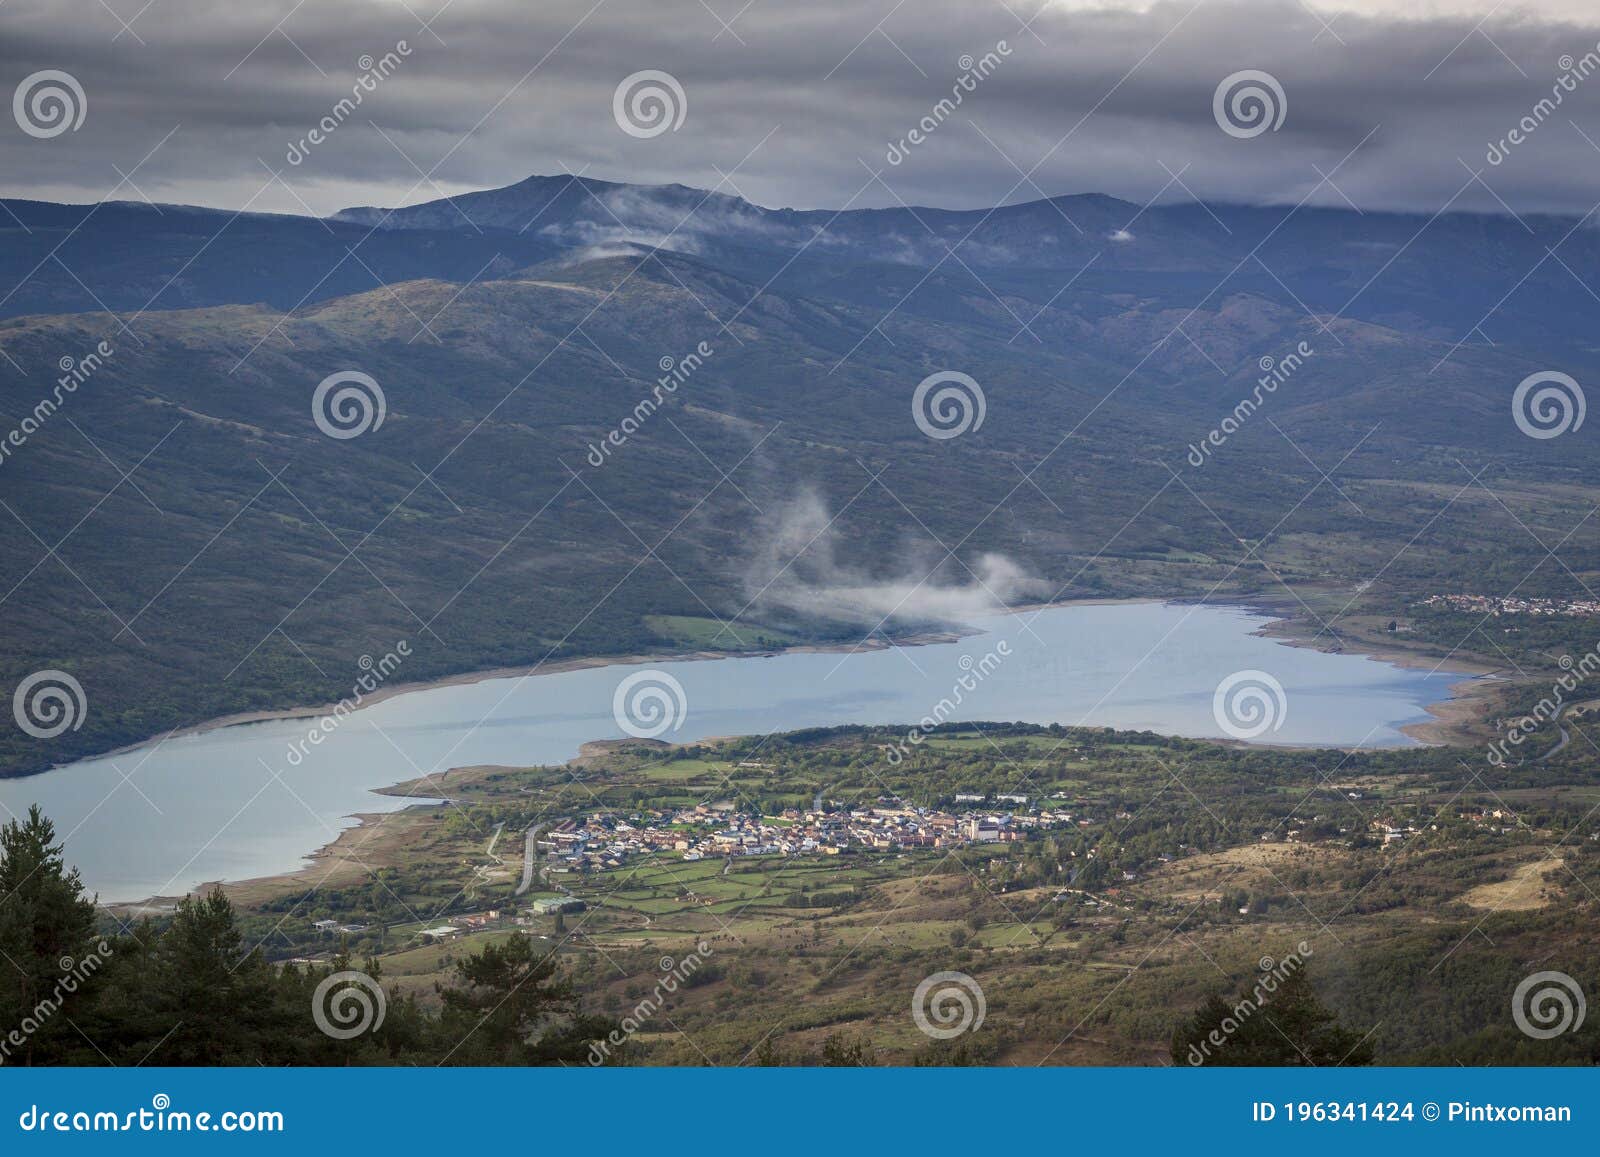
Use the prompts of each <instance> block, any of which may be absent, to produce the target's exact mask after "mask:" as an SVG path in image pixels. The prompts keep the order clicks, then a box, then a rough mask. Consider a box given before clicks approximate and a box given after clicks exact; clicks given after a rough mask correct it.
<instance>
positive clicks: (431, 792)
mask: <svg viewBox="0 0 1600 1157" xmlns="http://www.w3.org/2000/svg"><path fill="white" fill-rule="evenodd" d="M1133 604H1144V605H1151V604H1156V605H1169V606H1188V607H1212V608H1214V609H1222V608H1223V607H1226V608H1229V609H1235V610H1241V611H1244V612H1246V613H1248V614H1251V615H1255V616H1258V617H1261V618H1264V619H1266V620H1267V621H1266V622H1264V623H1262V624H1261V625H1260V626H1259V627H1257V629H1255V630H1254V631H1252V632H1251V633H1252V634H1254V635H1257V636H1259V637H1264V638H1270V639H1271V640H1272V641H1273V642H1275V643H1279V644H1284V645H1288V646H1296V647H1305V648H1311V649H1317V650H1329V648H1326V647H1318V646H1317V644H1316V639H1315V636H1314V635H1313V634H1312V632H1311V631H1310V630H1309V629H1308V628H1306V627H1305V625H1304V624H1296V623H1295V622H1294V621H1293V619H1292V617H1290V616H1287V615H1285V613H1284V609H1283V608H1282V607H1274V606H1269V605H1261V604H1259V603H1258V604H1255V605H1250V604H1247V603H1242V602H1229V603H1226V604H1215V603H1205V602H1198V601H1193V600H1182V599H1156V598H1149V599H1092V600H1073V601H1071V602H1061V603H1041V604H1027V605H1021V606H1014V607H1009V608H1005V609H1004V611H1005V613H1009V614H1027V613H1029V612H1042V611H1045V610H1051V609H1061V608H1065V607H1069V606H1085V605H1093V606H1107V605H1133ZM979 633H981V632H980V631H978V630H976V629H969V630H965V631H946V632H928V633H924V634H921V635H916V636H907V637H905V638H903V639H896V640H881V639H874V640H871V641H869V642H865V643H855V644H833V645H826V644H803V645H799V646H795V647H790V648H784V649H782V650H783V651H785V652H810V653H849V652H853V651H868V650H872V651H877V650H884V649H887V648H889V647H894V646H927V645H934V644H938V643H948V642H955V641H959V640H960V639H962V638H969V637H972V636H973V635H975V634H979ZM777 653H779V652H777V651H771V650H761V651H755V652H750V653H746V654H743V655H742V656H741V655H737V654H734V653H726V654H724V653H717V652H692V653H687V654H679V655H672V656H669V655H650V656H629V657H626V658H619V659H609V660H601V659H586V660H571V661H568V662H566V663H563V664H561V665H560V669H561V670H582V669H591V668H594V667H600V666H610V665H629V664H631V665H638V664H641V663H651V662H669V661H684V660H688V659H717V658H737V657H751V656H763V655H774V654H777ZM1350 653H1352V654H1357V653H1359V654H1361V655H1363V656H1365V657H1367V658H1369V659H1372V660H1373V661H1376V662H1382V663H1386V664H1389V665H1392V666H1404V667H1411V668H1413V669H1417V668H1427V667H1432V666H1434V664H1433V663H1431V662H1428V661H1426V659H1425V657H1423V656H1420V655H1417V654H1415V653H1407V652H1405V651H1403V650H1402V649H1400V648H1398V647H1397V648H1385V649H1381V650H1380V649H1378V648H1374V649H1372V650H1371V651H1370V652H1369V651H1368V650H1367V649H1366V648H1359V649H1358V648H1352V649H1351V651H1350ZM557 666H558V665H557V664H550V665H548V666H547V667H543V668H541V669H540V670H539V671H537V672H534V673H530V672H528V671H527V670H526V669H514V670H511V671H509V672H505V671H503V670H502V671H489V672H478V673H475V674H463V675H459V676H454V677H450V678H447V679H443V680H437V681H433V682H430V683H419V684H409V685H403V686H397V687H394V688H390V689H388V690H389V696H388V697H393V696H395V695H399V694H406V693H410V692H411V691H417V690H424V689H428V688H431V687H439V686H459V685H462V684H466V683H475V682H481V681H484V680H486V679H492V678H526V677H531V674H545V673H556V669H557ZM1469 666H1470V665H1469V664H1465V663H1463V664H1455V665H1452V667H1451V668H1449V669H1448V670H1449V672H1450V673H1451V674H1455V673H1458V672H1459V673H1461V674H1464V675H1468V676H1470V677H1469V678H1467V679H1465V680H1463V681H1460V682H1456V683H1452V684H1451V685H1450V686H1449V697H1448V698H1445V699H1442V700H1439V701H1437V702H1435V703H1432V704H1428V705H1427V710H1428V711H1429V713H1430V714H1432V715H1434V716H1435V717H1436V718H1435V719H1434V720H1429V721H1420V722H1417V723H1412V724H1406V725H1402V726H1401V727H1399V728H1398V730H1400V731H1403V732H1404V733H1405V734H1407V735H1408V736H1410V737H1411V738H1413V739H1414V740H1416V741H1417V742H1419V743H1424V744H1428V745H1430V746H1431V745H1438V744H1448V743H1450V742H1452V740H1453V739H1454V738H1455V736H1456V734H1457V733H1458V732H1459V731H1460V729H1461V727H1462V726H1463V725H1464V723H1465V722H1466V721H1468V720H1469V719H1471V718H1473V717H1475V716H1476V714H1477V704H1478V703H1479V701H1480V699H1481V696H1482V694H1483V693H1484V692H1485V689H1497V688H1499V687H1501V686H1503V684H1502V683H1500V682H1499V681H1489V680H1487V679H1485V678H1484V676H1485V675H1487V674H1489V672H1488V671H1486V670H1483V669H1479V670H1477V671H1473V670H1469V669H1468V668H1469ZM1441 669H1442V670H1443V669H1445V668H1441ZM376 699H377V696H376V695H375V696H371V697H369V699H368V700H367V702H368V703H371V702H374V701H376ZM325 713H326V709H318V708H301V709H297V710H292V711H287V712H281V713H275V714H274V715H273V718H277V719H293V718H307V717H316V716H318V715H320V714H325ZM255 721H259V720H252V722H255ZM222 725H224V724H213V725H212V727H211V728H208V729H215V727H216V726H222ZM226 725H236V724H226ZM1430 729H1431V730H1430ZM1461 733H1462V734H1465V733H1464V732H1461ZM713 741H714V740H712V739H710V738H707V739H702V740H697V741H696V742H697V743H706V742H713ZM1455 741H1456V742H1460V740H1455ZM611 742H616V741H609V740H591V741H589V742H585V743H583V744H581V745H580V748H579V750H578V751H577V752H575V753H574V754H573V755H572V756H571V757H570V758H569V759H568V760H567V762H569V763H570V762H573V761H581V760H584V759H586V758H592V756H593V755H594V754H595V753H596V752H598V751H600V750H603V749H604V748H605V747H606V746H607V745H608V744H609V743H611ZM1210 742H1216V743H1219V744H1221V745H1223V746H1229V747H1241V748H1262V749H1270V748H1275V747H1276V748H1283V749H1300V748H1310V749H1317V748H1327V749H1329V750H1350V749H1349V748H1346V747H1341V746H1340V745H1337V744H1333V745H1328V744H1316V745H1302V744H1263V743H1258V742H1245V741H1237V740H1228V739H1213V740H1210ZM1467 742H1471V740H1467ZM485 770H492V768H487V767H484V766H480V765H463V766H461V767H456V768H449V769H446V770H444V771H442V772H439V773H437V774H433V775H429V776H423V777H410V778H407V779H402V780H400V781H398V782H396V783H393V784H390V785H387V786H384V787H378V788H373V789H371V790H372V791H373V792H374V794H377V795H382V796H388V797H391V798H396V797H398V798H402V799H405V798H410V799H412V800H414V802H413V803H412V804H410V805H409V806H403V807H401V808H399V809H398V810H395V811H386V812H355V813H351V814H349V815H347V816H345V817H344V818H345V819H347V820H353V821H354V823H352V824H351V825H350V826H348V827H346V828H344V829H343V830H341V831H340V832H338V833H337V834H336V835H335V836H334V837H333V838H332V839H331V840H329V841H327V842H326V843H324V844H322V845H321V846H320V847H318V848H316V849H315V850H314V851H312V852H309V853H307V855H306V856H305V857H304V859H303V862H302V863H301V865H300V866H298V867H296V868H293V869H290V870H287V871H283V872H275V873H269V874H265V875H261V876H253V877H247V878H242V879H239V880H233V881H227V880H221V881H209V882H206V883H203V884H201V885H199V886H198V887H197V889H196V891H204V890H207V889H209V888H211V887H214V886H221V887H224V888H225V889H226V890H227V891H229V892H230V893H233V894H237V895H241V896H245V897H251V898H259V897H260V896H262V895H263V894H266V895H275V894H282V893H284V892H288V891H293V890H295V889H307V888H310V889H315V888H317V887H321V886H324V885H326V884H328V883H330V882H331V881H334V880H335V879H336V877H340V876H342V875H344V874H346V873H347V872H350V871H364V870H365V864H366V862H367V859H370V858H372V857H376V859H377V860H378V861H385V860H388V859H390V858H392V857H396V856H402V855H403V849H404V842H405V840H406V838H407V833H408V829H410V827H411V826H412V825H413V824H414V823H415V822H416V817H421V816H423V815H426V814H427V813H428V812H429V811H430V810H432V809H434V808H437V807H440V806H443V805H444V803H446V802H448V799H449V798H450V796H449V794H448V790H449V785H450V781H451V777H458V778H459V777H463V776H469V775H472V774H474V773H477V772H481V771H485ZM408 816H409V817H413V818H412V819H410V820H408V819H407V817H408ZM363 857H366V859H364V858H363ZM341 882H342V881H341ZM177 899H178V897H176V896H155V897H150V898H148V899H145V900H142V901H138V902H129V903H109V904H107V905H106V907H108V908H111V909H114V910H116V911H119V912H125V913H145V912H155V913H159V912H168V911H170V910H171V908H172V905H173V904H175V903H176V901H177Z"/></svg>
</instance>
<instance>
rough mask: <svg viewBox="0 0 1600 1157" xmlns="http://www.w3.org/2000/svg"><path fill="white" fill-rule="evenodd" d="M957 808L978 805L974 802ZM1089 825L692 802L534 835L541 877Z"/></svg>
mask: <svg viewBox="0 0 1600 1157" xmlns="http://www.w3.org/2000/svg"><path fill="white" fill-rule="evenodd" d="M955 798H956V801H957V802H959V803H980V802H988V799H989V797H988V796H986V795H979V794H961V795H957V796H956V797H955ZM994 800H995V802H996V803H1002V804H1010V805H1014V806H1016V807H1019V808H1023V807H1026V806H1027V804H1028V797H1027V796H1023V795H999V796H996V797H994ZM1092 822H1093V821H1092V820H1089V819H1087V818H1084V817H1078V818H1076V819H1074V817H1073V816H1072V815H1070V814H1068V813H1066V812H1062V811H1048V810H1041V809H1035V810H1032V811H1027V812H1019V811H1004V810H996V811H992V812H986V811H966V812H963V813H961V814H956V813H952V812H946V811H938V810H930V809H925V808H914V807H907V806H905V805H904V803H903V802H902V801H900V800H897V799H884V800H880V801H878V804H877V805H876V806H873V807H864V808H848V809H841V810H836V811H829V810H826V809H824V808H823V807H822V806H821V801H818V805H817V806H816V807H815V808H813V809H811V810H807V811H800V810H799V809H796V808H788V809H785V810H784V811H783V812H782V813H781V814H780V815H778V816H763V815H759V814H755V813H752V812H742V811H738V810H736V808H735V806H734V805H733V804H732V803H726V802H724V803H711V804H698V805H696V806H694V807H692V808H684V809H682V810H678V811H671V812H662V811H647V812H642V813H638V814H635V815H634V816H632V817H629V818H628V819H624V818H621V817H619V816H615V815H607V814H602V813H596V814H593V815H590V816H589V817H587V818H586V819H582V820H578V819H567V820H563V821H561V822H560V823H557V824H555V825H553V826H551V827H550V828H548V829H546V830H544V831H543V832H541V833H540V835H539V837H538V841H537V843H538V846H539V848H540V849H541V850H543V851H544V852H545V853H546V855H545V860H546V872H547V873H551V874H562V873H565V872H572V871H582V870H596V869H605V868H618V867H621V866H623V865H624V864H625V863H627V862H628V861H629V860H630V858H633V857H638V856H641V855H651V854H655V853H662V852H666V853H678V854H680V855H681V857H682V858H683V859H684V860H686V861H690V862H693V861H696V860H704V859H708V858H711V857H718V856H721V857H729V856H838V855H847V854H851V853H855V852H861V851H878V852H894V851H909V850H913V849H923V848H949V847H958V846H962V845H967V844H986V843H1009V842H1013V841H1016V840H1021V839H1024V838H1026V837H1027V835H1028V834H1029V833H1031V832H1034V831H1038V830H1041V829H1045V828H1051V827H1065V826H1069V825H1076V826H1082V827H1087V826H1089V825H1090V824H1091V823H1092Z"/></svg>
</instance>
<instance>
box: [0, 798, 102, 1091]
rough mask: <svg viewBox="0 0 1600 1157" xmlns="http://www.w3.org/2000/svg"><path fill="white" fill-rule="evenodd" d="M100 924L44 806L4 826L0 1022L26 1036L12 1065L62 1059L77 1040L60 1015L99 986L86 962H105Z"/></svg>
mask: <svg viewBox="0 0 1600 1157" xmlns="http://www.w3.org/2000/svg"><path fill="white" fill-rule="evenodd" d="M94 923H95V913H94V902H93V901H92V900H90V899H88V898H86V897H85V896H84V894H83V881H82V880H81V879H80V878H79V876H78V870H77V869H76V868H73V869H72V870H70V871H68V870H67V867H66V862H65V860H64V859H63V858H62V854H61V845H60V844H58V843H56V831H55V825H54V824H52V823H51V822H50V821H49V820H48V819H46V818H45V816H44V813H43V812H42V811H40V810H39V807H38V805H37V804H36V805H34V806H33V807H31V808H29V809H28V816H27V818H26V819H25V820H20V821H19V820H12V821H11V822H10V823H8V824H6V825H5V827H4V828H0V953H3V954H4V955H3V956H0V970H3V974H4V980H3V982H0V1024H5V1025H8V1026H21V1029H22V1030H24V1035H25V1036H26V1038H27V1039H26V1041H25V1042H24V1043H23V1044H22V1045H21V1046H20V1048H18V1049H17V1050H16V1051H15V1052H13V1053H11V1055H10V1056H9V1057H8V1058H7V1060H8V1063H10V1064H24V1065H28V1064H47V1063H52V1062H54V1061H58V1060H59V1059H60V1054H61V1052H62V1050H63V1049H64V1048H65V1047H69V1046H68V1042H67V1038H68V1036H69V1034H70V1035H71V1036H74V1037H75V1036H76V1033H74V1032H73V1030H72V1027H71V1025H70V1023H69V1021H68V1019H67V1016H64V1015H58V1014H59V1013H60V1012H61V1011H63V1010H64V1009H65V1007H66V1005H67V1004H69V1003H71V1004H74V1005H76V1004H78V1003H81V1002H83V1001H84V999H85V994H84V989H85V988H86V987H92V986H93V983H94V976H93V974H87V975H86V974H85V973H84V970H83V962H84V961H85V959H86V957H89V956H90V955H91V953H94V954H95V959H96V960H98V959H99V955H100V954H98V953H95V945H96V943H97V941H96V940H95V938H94Z"/></svg>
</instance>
